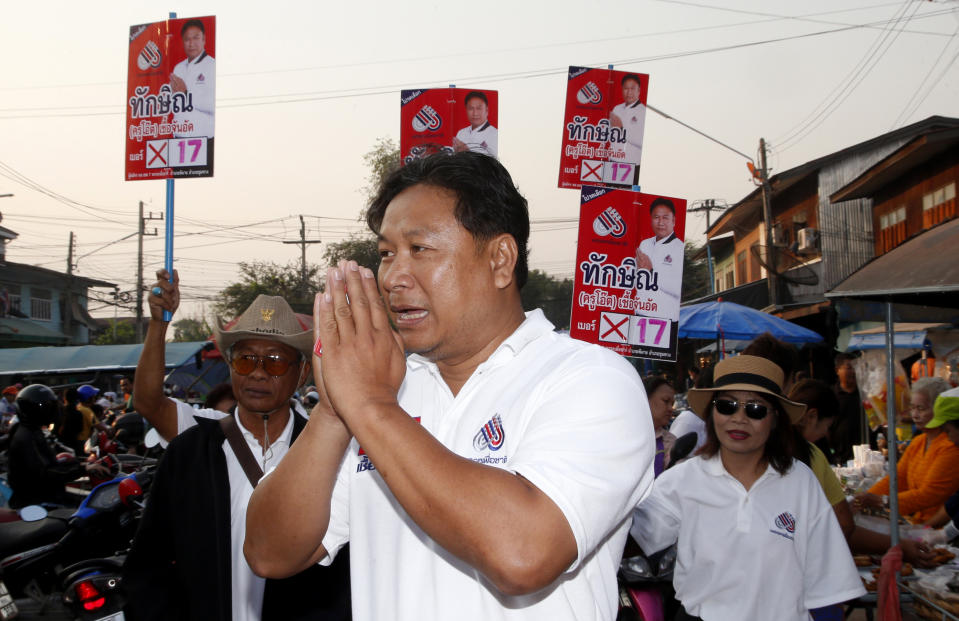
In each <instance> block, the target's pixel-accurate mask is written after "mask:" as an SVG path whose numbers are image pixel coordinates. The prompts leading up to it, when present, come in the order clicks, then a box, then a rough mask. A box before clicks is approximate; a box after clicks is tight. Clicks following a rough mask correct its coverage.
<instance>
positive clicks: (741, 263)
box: [736, 250, 749, 285]
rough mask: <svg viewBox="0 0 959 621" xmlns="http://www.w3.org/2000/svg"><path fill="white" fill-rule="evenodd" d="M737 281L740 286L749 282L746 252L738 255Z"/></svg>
mask: <svg viewBox="0 0 959 621" xmlns="http://www.w3.org/2000/svg"><path fill="white" fill-rule="evenodd" d="M736 280H737V281H738V282H739V284H741V285H744V284H746V282H748V280H749V279H748V278H747V276H746V251H745V250H743V251H742V252H740V253H739V254H737V255H736Z"/></svg>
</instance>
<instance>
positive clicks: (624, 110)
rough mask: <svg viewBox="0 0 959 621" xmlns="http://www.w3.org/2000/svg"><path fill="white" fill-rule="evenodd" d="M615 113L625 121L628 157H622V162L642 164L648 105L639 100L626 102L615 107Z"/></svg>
mask: <svg viewBox="0 0 959 621" xmlns="http://www.w3.org/2000/svg"><path fill="white" fill-rule="evenodd" d="M613 114H615V115H616V116H618V117H619V120H620V121H622V122H623V129H625V130H626V144H625V145H624V146H625V148H626V157H624V158H620V159H619V161H622V162H632V163H633V164H636V165H637V166H639V165H640V163H641V162H642V158H643V131H644V129H645V126H646V106H644V105H643V104H641V103H640V102H639V101H636V102H634V103H633V104H631V105H628V106H627V105H626V102H623V103H621V104H619V105H618V106H616V107H614V108H613ZM611 159H612V158H611Z"/></svg>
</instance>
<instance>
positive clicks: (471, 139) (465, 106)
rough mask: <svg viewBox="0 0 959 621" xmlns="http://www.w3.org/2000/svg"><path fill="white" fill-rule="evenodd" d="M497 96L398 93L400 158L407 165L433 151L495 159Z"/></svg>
mask: <svg viewBox="0 0 959 621" xmlns="http://www.w3.org/2000/svg"><path fill="white" fill-rule="evenodd" d="M498 112H499V94H498V93H497V91H488V90H482V89H474V88H418V89H413V90H407V91H402V92H400V155H401V159H402V162H403V163H404V164H406V163H407V162H409V161H411V160H414V159H417V158H421V157H423V156H425V155H429V154H430V153H433V152H435V151H446V152H448V153H453V152H454V151H476V152H477V153H484V154H486V155H492V156H493V157H499V129H498V127H499V120H498Z"/></svg>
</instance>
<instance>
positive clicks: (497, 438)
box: [473, 414, 506, 451]
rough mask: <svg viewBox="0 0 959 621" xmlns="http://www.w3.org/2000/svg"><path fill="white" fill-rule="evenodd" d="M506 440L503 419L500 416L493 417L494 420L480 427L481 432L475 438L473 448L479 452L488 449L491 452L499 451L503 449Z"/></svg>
mask: <svg viewBox="0 0 959 621" xmlns="http://www.w3.org/2000/svg"><path fill="white" fill-rule="evenodd" d="M505 439H506V433H505V432H504V431H503V419H502V418H500V416H499V414H495V415H493V418H491V419H489V421H488V422H487V423H486V424H485V425H483V426H482V427H480V430H479V431H478V432H477V433H476V435H475V436H473V448H474V449H476V450H477V451H483V450H486V449H487V448H488V449H489V450H491V451H498V450H500V449H501V448H502V447H503V441H504V440H505Z"/></svg>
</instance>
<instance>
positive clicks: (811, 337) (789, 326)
mask: <svg viewBox="0 0 959 621" xmlns="http://www.w3.org/2000/svg"><path fill="white" fill-rule="evenodd" d="M764 332H769V333H770V334H772V335H773V336H775V337H776V338H777V339H779V340H781V341H786V342H787V343H820V342H822V340H823V338H822V337H821V336H820V335H819V334H817V333H815V332H813V331H812V330H809V329H807V328H803V327H802V326H797V325H796V324H794V323H791V322H789V321H786V320H785V319H780V318H779V317H776V316H775V315H770V314H769V313H764V312H762V311H758V310H756V309H753V308H749V307H748V306H743V305H741V304H736V303H734V302H723V301H716V302H703V303H702V304H693V305H691V306H683V307H682V308H680V309H679V338H681V339H683V338H686V339H736V340H742V341H749V340H752V339H754V338H756V337H757V336H759V335H760V334H762V333H764Z"/></svg>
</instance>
